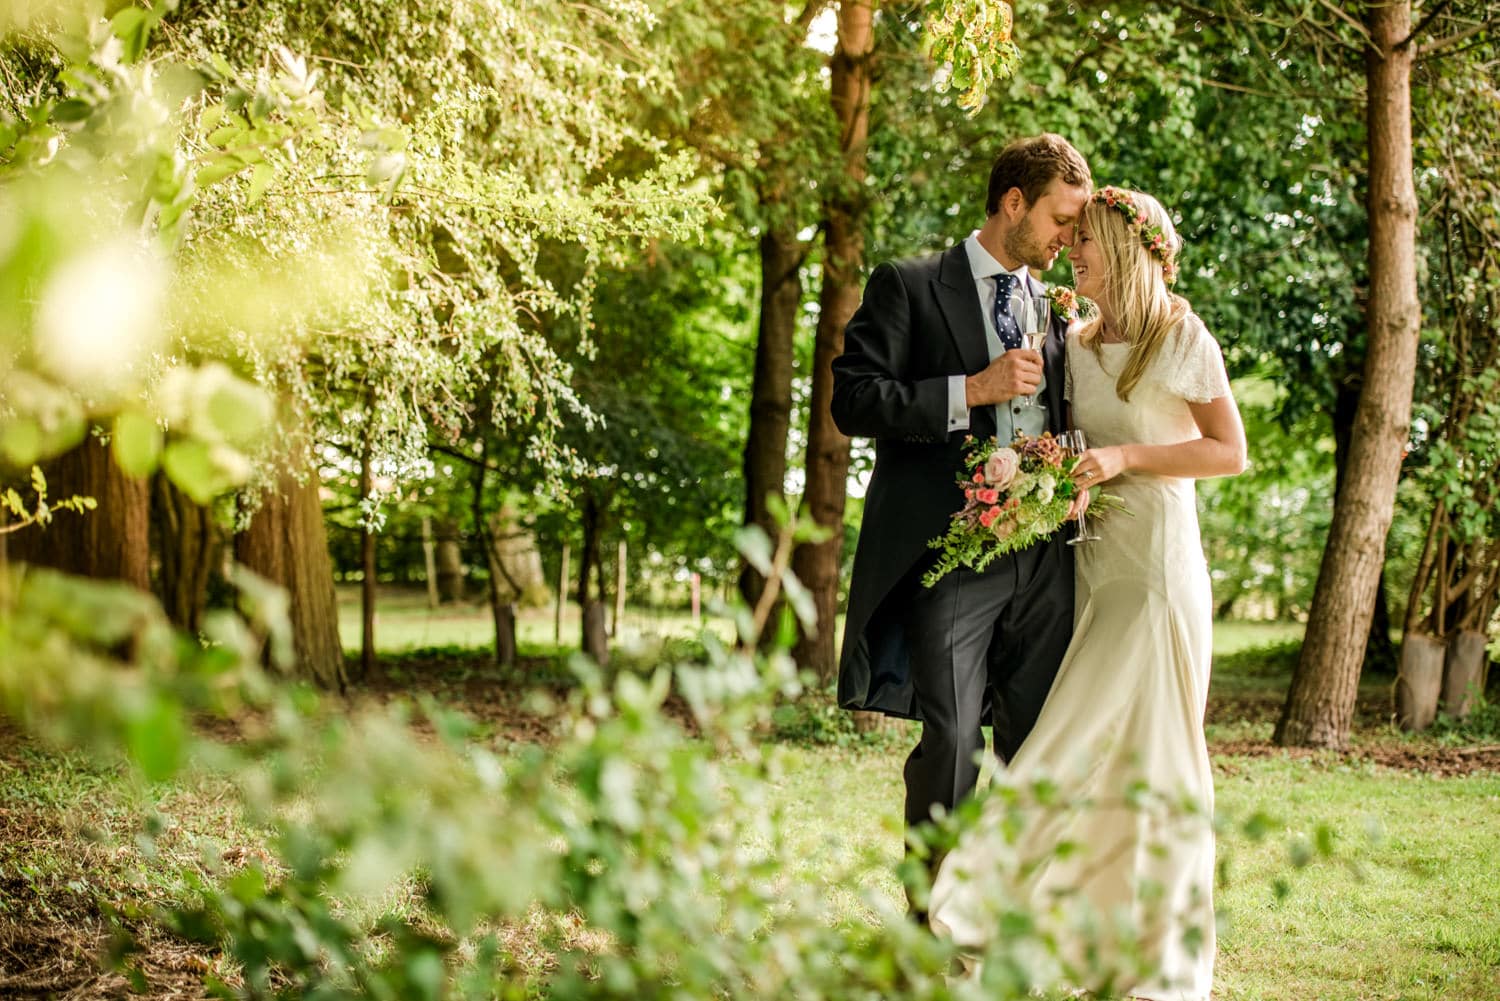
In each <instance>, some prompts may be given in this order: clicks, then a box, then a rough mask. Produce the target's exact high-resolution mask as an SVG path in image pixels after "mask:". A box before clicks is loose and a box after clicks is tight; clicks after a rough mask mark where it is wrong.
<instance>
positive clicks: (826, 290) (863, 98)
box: [792, 0, 875, 684]
mask: <svg viewBox="0 0 1500 1001" xmlns="http://www.w3.org/2000/svg"><path fill="white" fill-rule="evenodd" d="M838 25H839V26H838V47H837V48H836V49H835V50H834V53H833V60H832V77H831V83H830V97H831V100H832V103H833V112H834V117H835V119H836V120H837V121H838V124H839V129H840V135H839V148H840V149H841V150H842V152H843V155H844V176H843V178H842V181H843V183H842V184H840V185H836V186H835V190H834V192H833V193H832V195H830V197H829V198H828V200H827V202H826V203H825V206H824V208H825V213H826V227H825V231H824V240H823V246H824V255H823V284H822V287H821V288H820V290H819V292H818V302H819V306H820V310H819V313H818V334H817V345H816V348H815V350H814V353H813V382H812V399H811V402H810V405H809V414H808V427H807V492H806V494H805V495H804V497H803V507H804V509H805V510H806V512H807V513H808V514H810V515H811V516H812V518H813V520H814V521H815V522H816V523H817V524H819V525H821V526H823V527H824V528H827V529H829V530H830V531H831V532H832V535H831V536H830V537H829V538H828V539H826V540H825V541H823V542H820V543H817V544H803V545H801V546H799V547H798V548H797V550H796V552H794V553H793V554H792V570H793V571H794V572H795V573H796V574H797V576H798V578H800V579H801V581H802V583H803V584H805V585H806V586H807V588H808V590H809V591H811V592H812V596H813V602H814V605H815V607H816V608H817V614H818V619H817V629H816V630H815V631H808V630H807V629H805V628H804V629H800V630H799V632H798V638H797V643H796V645H795V647H793V650H792V656H793V657H794V658H795V659H796V661H797V663H798V664H799V665H800V666H802V667H804V668H806V669H808V670H811V671H813V672H814V673H815V674H816V675H817V677H818V680H819V681H820V682H822V683H823V684H827V683H829V682H831V681H832V680H833V677H834V675H835V673H836V672H837V669H838V653H837V648H836V646H835V643H834V640H835V636H834V633H835V624H836V621H837V617H838V595H839V571H840V569H841V567H842V563H843V560H842V556H843V551H844V500H845V495H846V492H847V489H848V478H849V439H848V438H846V437H844V435H843V434H842V433H841V432H840V431H839V429H838V428H837V427H836V426H835V425H834V423H833V414H832V412H831V410H830V409H829V404H830V401H831V400H832V399H833V359H835V358H837V357H838V356H839V355H840V354H842V353H843V350H844V327H845V326H846V325H847V324H848V322H849V318H850V317H852V316H853V315H854V311H855V310H856V309H858V308H859V298H860V275H861V272H862V269H863V267H864V253H865V241H864V205H863V196H862V194H861V188H862V185H863V182H864V178H865V156H866V148H865V140H866V138H867V136H868V134H869V125H870V65H869V63H870V53H871V51H872V49H873V47H874V43H875V38H874V9H873V7H872V5H871V4H869V3H868V2H867V0H865V2H862V0H845V2H844V3H841V4H839V22H838Z"/></svg>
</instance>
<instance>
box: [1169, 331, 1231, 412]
mask: <svg viewBox="0 0 1500 1001" xmlns="http://www.w3.org/2000/svg"><path fill="white" fill-rule="evenodd" d="M1171 347H1172V350H1171V351H1169V352H1163V354H1162V358H1161V364H1162V371H1161V381H1162V385H1163V387H1164V388H1165V389H1166V390H1167V392H1169V393H1171V394H1172V395H1173V396H1179V397H1181V398H1182V399H1184V400H1187V401H1188V402H1189V403H1207V402H1209V401H1210V400H1217V399H1218V398H1219V397H1221V396H1228V395H1229V373H1228V372H1227V371H1225V369H1224V354H1223V352H1221V351H1220V350H1219V342H1218V341H1216V340H1214V335H1213V334H1211V333H1209V332H1208V328H1207V327H1206V326H1204V325H1203V321H1202V320H1200V319H1198V315H1197V314H1196V313H1189V314H1188V316H1187V319H1185V320H1184V321H1183V322H1182V326H1181V327H1179V328H1178V330H1177V333H1176V335H1175V342H1174V343H1172V345H1171Z"/></svg>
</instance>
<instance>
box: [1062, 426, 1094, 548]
mask: <svg viewBox="0 0 1500 1001" xmlns="http://www.w3.org/2000/svg"><path fill="white" fill-rule="evenodd" d="M1061 441H1062V447H1063V450H1064V451H1066V452H1067V453H1068V454H1069V455H1071V456H1073V457H1074V458H1077V457H1078V456H1080V455H1082V454H1083V453H1084V452H1086V451H1088V447H1089V444H1088V437H1087V436H1086V435H1085V434H1084V433H1083V432H1082V431H1079V430H1077V429H1074V430H1072V431H1064V432H1063V433H1062V435H1061ZM1082 489H1084V490H1087V489H1088V487H1083V488H1082ZM1087 515H1088V512H1086V511H1079V512H1078V531H1077V533H1075V534H1074V536H1073V537H1072V538H1071V539H1069V540H1068V545H1070V546H1077V545H1081V544H1083V543H1085V542H1097V541H1098V540H1099V535H1098V533H1096V532H1091V531H1089V523H1088V516H1087Z"/></svg>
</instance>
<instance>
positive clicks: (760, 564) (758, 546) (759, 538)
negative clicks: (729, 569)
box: [734, 525, 772, 577]
mask: <svg viewBox="0 0 1500 1001" xmlns="http://www.w3.org/2000/svg"><path fill="white" fill-rule="evenodd" d="M734 546H735V548H736V549H738V550H739V551H740V555H741V556H743V557H745V562H746V563H749V564H750V565H751V566H752V567H754V568H755V569H756V570H758V571H760V575H761V576H762V577H769V576H770V574H771V554H772V549H771V537H770V536H769V535H767V534H766V533H765V530H764V529H762V528H761V527H760V526H759V525H746V526H744V527H743V528H741V529H739V531H737V532H735V533H734Z"/></svg>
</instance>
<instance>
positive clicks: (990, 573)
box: [832, 134, 1092, 828]
mask: <svg viewBox="0 0 1500 1001" xmlns="http://www.w3.org/2000/svg"><path fill="white" fill-rule="evenodd" d="M1091 184H1092V178H1091V177H1090V174H1089V168H1088V164H1087V163H1085V162H1084V159H1083V157H1082V156H1081V155H1079V153H1078V151H1077V150H1076V149H1074V148H1073V147H1072V146H1071V145H1070V144H1069V143H1068V142H1067V140H1065V139H1063V138H1062V137H1061V136H1057V135H1051V134H1045V135H1040V136H1035V137H1032V138H1028V139H1021V140H1018V141H1016V142H1013V143H1011V144H1010V145H1008V146H1006V147H1005V148H1004V149H1003V150H1001V152H1000V155H999V156H998V157H997V158H996V160H995V165H994V167H993V169H992V170H991V173H990V183H989V195H988V200H987V201H986V204H985V211H986V213H987V216H988V218H986V220H985V222H984V225H983V226H982V227H981V228H980V229H979V230H978V231H976V232H975V233H973V234H972V235H971V236H970V237H969V238H968V239H967V240H965V241H963V242H962V243H960V244H958V245H957V246H954V247H951V248H949V249H948V250H947V251H944V252H943V253H941V254H936V255H933V256H930V257H923V258H917V259H914V260H908V261H901V262H898V263H895V264H891V263H884V264H881V265H880V266H878V267H877V268H876V269H875V271H874V272H873V273H872V274H871V275H870V280H869V282H868V284H866V286H865V295H864V301H863V302H862V303H861V305H860V307H859V310H858V311H857V312H856V313H855V314H854V317H853V319H851V320H850V321H849V326H848V327H847V329H846V330H845V332H844V353H843V355H842V356H840V357H839V358H837V359H835V361H834V363H833V380H834V381H833V403H832V409H833V418H834V421H835V422H836V423H837V424H838V426H839V429H840V430H842V431H843V432H844V433H845V434H846V435H850V436H856V435H857V436H862V437H867V438H873V439H875V472H874V474H873V476H872V477H871V479H870V486H869V491H868V493H867V495H866V497H865V510H864V519H863V523H862V524H861V526H860V532H859V546H858V548H857V550H856V552H855V556H854V575H853V578H852V580H851V581H850V593H849V611H848V619H847V621H846V624H845V630H844V645H843V653H842V656H841V659H840V665H839V702H840V704H841V705H843V706H844V707H845V708H848V709H869V710H875V711H878V712H884V713H887V714H889V715H892V716H902V717H906V718H909V719H919V720H921V721H922V737H921V740H920V742H919V743H918V744H917V746H916V748H915V749H914V750H913V751H912V752H911V755H910V757H908V758H907V760H906V768H905V778H906V823H907V826H908V828H910V827H913V826H915V825H918V824H922V823H924V822H926V821H928V820H930V819H931V817H932V810H933V807H935V806H938V805H941V806H943V807H944V808H946V809H948V810H952V808H953V807H954V805H955V804H956V803H958V802H959V800H961V799H963V798H964V797H965V796H967V795H968V794H969V793H970V792H971V791H972V790H973V788H974V784H975V782H976V781H977V779H978V777H979V767H978V765H977V764H976V762H975V758H976V754H977V752H978V751H979V750H980V749H981V748H982V747H983V745H984V738H983V735H982V733H981V732H980V725H981V721H982V718H983V715H984V710H985V708H986V706H987V705H988V707H989V708H990V710H991V713H992V721H993V724H994V737H995V749H996V752H997V753H998V754H999V755H1000V756H1001V757H1002V758H1005V759H1007V760H1009V758H1010V757H1011V756H1012V755H1014V754H1015V752H1016V749H1017V748H1019V747H1020V745H1021V741H1022V740H1024V739H1025V737H1026V735H1027V733H1028V732H1030V730H1031V727H1032V724H1034V723H1035V722H1036V718H1037V715H1038V713H1040V711H1041V708H1042V701H1043V700H1044V699H1045V698H1046V696H1047V691H1048V689H1050V688H1051V686H1052V679H1053V677H1054V676H1055V675H1056V673H1057V668H1058V664H1059V663H1060V662H1061V660H1062V656H1063V652H1064V651H1065V650H1066V649H1067V646H1068V640H1069V638H1070V636H1071V634H1072V630H1073V561H1072V555H1071V551H1070V550H1069V548H1068V546H1067V545H1066V544H1065V542H1064V540H1063V537H1062V533H1060V532H1059V533H1057V535H1055V536H1054V537H1053V538H1052V539H1050V540H1048V541H1045V542H1039V543H1037V544H1036V545H1033V546H1032V547H1030V548H1029V549H1026V550H1023V551H1020V552H1017V553H1014V554H1012V555H1011V556H1008V557H1005V558H1002V559H998V560H996V561H995V562H993V563H992V564H990V566H989V567H988V568H987V569H986V570H985V571H984V572H983V573H975V572H973V571H971V570H969V569H967V568H964V567H960V568H959V569H958V570H956V571H954V572H952V573H950V574H948V575H947V576H945V577H944V578H943V579H942V580H940V581H939V582H938V584H937V586H935V587H932V588H925V587H923V586H922V584H921V582H920V578H921V576H922V573H923V572H924V571H925V570H926V569H927V568H928V567H929V566H931V564H932V562H933V558H934V553H933V552H932V551H931V550H930V549H928V548H927V542H928V540H929V539H933V538H936V537H937V536H940V535H942V534H943V533H944V531H946V529H947V525H948V520H949V517H950V516H951V515H952V514H953V513H954V512H955V511H957V510H958V508H960V507H961V506H962V504H963V498H962V495H961V493H960V491H959V489H958V488H957V486H956V485H955V482H956V480H957V478H958V475H959V473H960V472H961V471H962V462H963V454H964V438H965V437H966V436H967V435H974V436H976V437H979V436H990V435H998V436H999V438H1000V440H1001V441H1002V442H1008V441H1010V440H1011V438H1012V437H1013V436H1014V435H1015V433H1016V432H1017V431H1022V432H1025V433H1026V434H1028V435H1037V434H1040V433H1042V432H1043V431H1053V432H1058V431H1062V430H1064V423H1063V381H1064V370H1063V336H1064V331H1065V325H1064V323H1063V322H1062V321H1061V320H1059V319H1056V318H1054V319H1053V321H1052V325H1051V329H1050V330H1049V331H1048V335H1047V339H1046V342H1045V347H1044V349H1043V350H1042V351H1041V352H1036V351H1025V350H1020V349H1019V347H1020V337H1019V333H1018V328H1017V325H1016V322H1015V319H1014V318H1013V316H1012V315H1011V309H1010V299H1011V296H1012V295H1013V294H1029V295H1042V294H1043V292H1044V288H1043V286H1042V284H1041V282H1040V281H1039V280H1038V278H1037V273H1039V272H1041V271H1045V270H1046V269H1047V268H1049V267H1051V266H1052V263H1053V261H1055V260H1056V259H1057V254H1058V252H1059V251H1060V250H1061V249H1062V248H1063V247H1064V246H1066V245H1070V244H1071V243H1072V240H1073V234H1074V229H1075V227H1076V225H1077V223H1078V221H1079V218H1080V217H1081V216H1082V214H1083V208H1084V204H1085V203H1086V202H1087V201H1088V197H1089V193H1090V187H1091ZM997 303H998V309H997ZM1038 389H1040V390H1041V394H1040V397H1039V399H1040V400H1041V401H1043V402H1044V403H1045V407H1046V409H1045V412H1044V411H1041V410H1036V409H1032V408H1027V407H1024V406H1022V405H1021V404H1022V403H1023V400H1022V399H1021V397H1024V396H1026V395H1027V394H1030V393H1032V392H1035V391H1037V390H1038Z"/></svg>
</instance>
